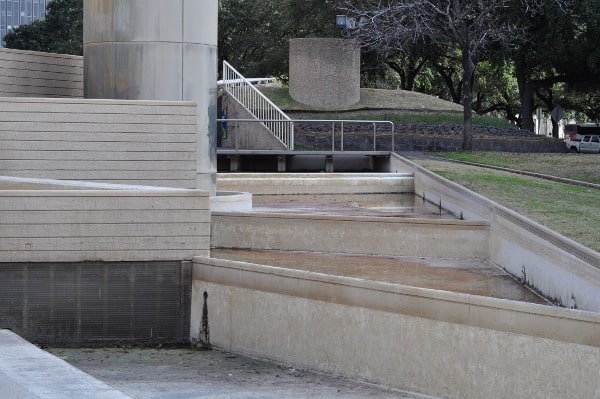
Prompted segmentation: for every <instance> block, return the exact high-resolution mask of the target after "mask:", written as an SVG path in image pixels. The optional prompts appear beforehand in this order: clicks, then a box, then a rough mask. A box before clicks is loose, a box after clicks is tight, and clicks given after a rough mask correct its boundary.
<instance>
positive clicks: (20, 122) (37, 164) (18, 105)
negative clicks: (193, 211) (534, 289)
mask: <svg viewBox="0 0 600 399" xmlns="http://www.w3.org/2000/svg"><path fill="white" fill-rule="evenodd" d="M0 120H2V123H1V124H0V174H1V175H5V176H19V177H35V178H48V179H67V180H85V181H94V182H108V183H122V184H139V185H149V186H166V187H180V188H196V187H197V176H198V175H199V173H198V172H197V156H196V155H197V151H198V150H197V123H198V122H197V106H196V103H193V102H159V101H119V100H75V99H61V100H58V99H40V98H36V99H28V98H0Z"/></svg>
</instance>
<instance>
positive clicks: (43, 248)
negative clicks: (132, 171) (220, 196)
mask: <svg viewBox="0 0 600 399" xmlns="http://www.w3.org/2000/svg"><path fill="white" fill-rule="evenodd" d="M49 183H50V184H54V185H57V184H59V182H56V181H54V182H49ZM13 184H14V182H13V183H11V185H12V187H14V185H13ZM0 241H1V242H2V246H1V247H0V258H1V259H2V262H82V261H92V260H93V261H161V260H184V259H191V258H192V257H193V256H197V255H199V254H202V253H204V254H207V253H208V249H209V241H210V211H209V197H208V193H206V192H202V191H197V190H166V189H163V190H157V189H153V188H151V187H146V188H143V187H137V188H136V187H126V186H125V187H121V186H114V187H112V189H107V188H106V186H103V187H100V188H95V189H94V188H93V186H92V187H90V186H89V185H88V186H83V189H82V188H81V187H80V188H79V189H74V190H68V189H49V190H46V189H43V188H41V189H37V190H35V189H28V190H2V183H1V181H0Z"/></svg>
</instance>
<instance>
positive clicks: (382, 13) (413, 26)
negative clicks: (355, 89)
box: [343, 0, 568, 151]
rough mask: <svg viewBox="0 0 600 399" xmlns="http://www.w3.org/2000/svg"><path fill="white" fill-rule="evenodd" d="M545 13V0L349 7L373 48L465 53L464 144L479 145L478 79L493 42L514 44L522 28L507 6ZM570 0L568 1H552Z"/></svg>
mask: <svg viewBox="0 0 600 399" xmlns="http://www.w3.org/2000/svg"><path fill="white" fill-rule="evenodd" d="M515 1H516V2H517V3H518V4H519V5H520V6H521V11H522V12H525V13H530V14H534V13H537V12H539V9H538V7H539V3H538V2H539V0H404V1H399V0H359V1H352V0H347V1H345V2H344V6H343V9H345V10H346V11H348V12H349V13H350V14H351V15H353V16H354V17H355V18H356V20H357V21H358V23H357V26H358V28H357V29H356V34H357V36H358V37H359V39H360V40H361V42H362V43H363V45H364V46H365V47H367V48H381V49H392V50H396V51H403V50H404V51H405V50H406V49H407V48H408V47H409V46H410V45H412V44H414V43H417V42H423V41H428V42H431V43H433V44H434V45H436V46H439V47H441V48H447V49H449V50H450V49H456V50H458V51H459V52H460V56H461V63H460V64H461V68H462V95H463V98H462V104H463V107H464V112H463V116H464V129H463V144H462V149H463V150H465V151H470V150H472V149H473V135H472V114H473V86H472V85H473V78H474V73H475V70H476V68H477V64H478V62H479V61H480V59H481V56H482V55H483V54H484V52H485V51H486V50H487V49H488V47H489V46H491V45H495V46H498V45H499V44H500V45H502V46H505V47H508V46H509V45H510V44H511V43H512V42H513V41H514V39H515V38H517V37H519V35H520V32H519V30H518V29H517V27H515V26H514V25H512V24H511V23H510V21H508V20H507V19H506V18H505V13H506V10H507V9H508V8H509V7H510V6H514V5H515V4H514V2H515ZM552 1H555V2H561V3H562V2H565V1H568V0H552Z"/></svg>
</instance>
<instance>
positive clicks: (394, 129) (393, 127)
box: [390, 122, 396, 152]
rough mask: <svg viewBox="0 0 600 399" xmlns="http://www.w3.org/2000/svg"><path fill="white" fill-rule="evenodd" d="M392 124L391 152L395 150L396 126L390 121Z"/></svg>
mask: <svg viewBox="0 0 600 399" xmlns="http://www.w3.org/2000/svg"><path fill="white" fill-rule="evenodd" d="M390 123H391V124H392V152H396V137H395V136H396V126H395V125H394V122H390Z"/></svg>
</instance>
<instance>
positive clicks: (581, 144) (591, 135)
mask: <svg viewBox="0 0 600 399" xmlns="http://www.w3.org/2000/svg"><path fill="white" fill-rule="evenodd" d="M565 133H566V135H567V139H566V140H565V145H566V147H567V148H568V149H569V150H570V151H576V152H587V153H596V154H597V153H600V126H598V124H585V125H567V126H566V127H565Z"/></svg>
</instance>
